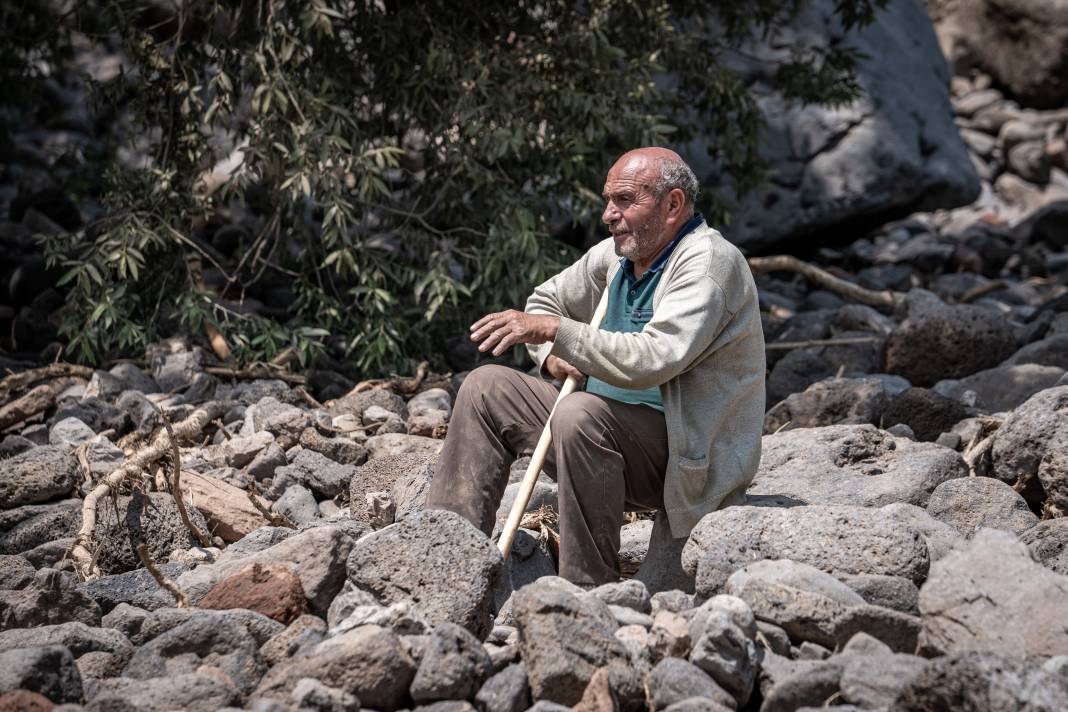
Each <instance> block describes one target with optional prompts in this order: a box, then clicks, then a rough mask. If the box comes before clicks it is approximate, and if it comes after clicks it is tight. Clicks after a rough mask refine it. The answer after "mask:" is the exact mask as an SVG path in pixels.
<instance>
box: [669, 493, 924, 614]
mask: <svg viewBox="0 0 1068 712" xmlns="http://www.w3.org/2000/svg"><path fill="white" fill-rule="evenodd" d="M762 559H791V560H793V561H797V562H800V563H803V564H809V565H811V566H814V567H816V568H817V569H820V570H821V571H825V572H827V573H830V574H839V573H841V574H861V573H867V574H883V575H888V576H902V577H904V578H907V579H909V580H911V581H913V582H915V583H920V582H922V581H923V580H924V579H925V578H926V577H927V570H928V567H929V565H930V559H929V555H928V552H927V543H926V541H925V540H924V538H923V536H922V535H921V534H920V532H918V531H917V530H916V529H913V528H912V527H910V526H909V525H908V524H906V523H904V522H903V521H901V519H899V518H896V517H894V516H892V515H891V514H888V513H886V512H884V511H883V510H881V509H872V508H866V507H846V506H817V505H812V506H808V507H792V508H788V509H778V508H771V507H749V506H738V507H727V508H726V509H721V510H719V511H718V512H712V513H711V514H708V515H705V517H704V518H703V519H701V521H700V522H698V523H697V526H696V527H694V530H693V531H692V532H691V533H690V538H689V540H688V541H687V542H686V546H685V548H684V549H683V552H682V565H683V567H684V568H685V569H686V570H687V571H688V572H691V573H693V574H695V575H696V577H697V579H696V581H697V584H696V589H697V594H698V595H699V596H701V597H705V598H707V597H709V596H712V595H715V594H716V593H720V592H721V590H722V588H723V586H724V585H725V584H726V582H727V579H728V578H729V577H730V575H731V574H733V573H734V572H735V571H737V570H738V569H740V568H742V567H744V566H745V565H747V564H750V563H752V562H754V561H760V560H762Z"/></svg>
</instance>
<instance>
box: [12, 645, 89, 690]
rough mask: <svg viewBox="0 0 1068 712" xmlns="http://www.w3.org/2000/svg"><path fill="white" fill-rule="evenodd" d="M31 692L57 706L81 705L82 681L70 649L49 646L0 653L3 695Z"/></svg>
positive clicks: (13, 649) (14, 649) (15, 649)
mask: <svg viewBox="0 0 1068 712" xmlns="http://www.w3.org/2000/svg"><path fill="white" fill-rule="evenodd" d="M12 690H29V691H31V692H37V693H39V694H42V695H44V696H45V697H47V698H48V699H50V700H52V701H53V702H57V703H64V702H75V703H76V702H81V700H82V678H81V675H80V674H78V666H77V665H76V664H75V662H74V656H73V655H71V652H70V650H69V649H68V648H65V647H64V646H62V645H49V646H45V647H37V648H10V649H5V650H2V651H0V693H3V692H10V691H12Z"/></svg>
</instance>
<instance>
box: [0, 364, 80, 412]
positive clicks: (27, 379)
mask: <svg viewBox="0 0 1068 712" xmlns="http://www.w3.org/2000/svg"><path fill="white" fill-rule="evenodd" d="M65 376H66V377H70V376H75V377H77V378H85V379H89V378H92V376H93V369H91V368H89V367H88V366H79V365H77V364H73V363H53V364H50V365H48V366H42V367H41V368H31V369H30V370H28V371H19V372H18V373H12V374H11V375H9V376H6V377H4V379H3V380H2V381H0V403H7V402H8V401H9V400H11V397H12V396H13V395H15V394H16V393H19V392H21V391H24V390H26V389H27V388H29V387H30V386H32V385H33V384H35V383H37V382H38V381H46V380H48V379H51V378H62V377H65Z"/></svg>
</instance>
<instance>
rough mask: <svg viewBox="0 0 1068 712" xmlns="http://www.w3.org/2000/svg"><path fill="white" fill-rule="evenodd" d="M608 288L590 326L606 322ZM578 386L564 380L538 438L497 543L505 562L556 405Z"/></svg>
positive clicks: (549, 433) (538, 468) (548, 439)
mask: <svg viewBox="0 0 1068 712" xmlns="http://www.w3.org/2000/svg"><path fill="white" fill-rule="evenodd" d="M608 287H609V285H607V284H606V285H605V288H604V292H603V293H602V294H601V301H600V302H599V303H598V304H597V309H595V310H594V312H593V318H592V319H590V326H594V327H599V326H600V325H601V322H602V321H603V320H604V315H605V312H607V311H608ZM577 386H578V381H577V380H575V377H574V376H568V377H567V380H566V381H564V386H563V388H561V389H560V395H558V396H557V397H556V402H555V403H553V409H552V410H551V411H549V418H548V420H546V421H545V428H544V429H543V430H542V431H541V437H540V438H538V445H537V447H535V448H534V454H533V455H532V456H531V458H530V465H528V466H527V471H526V474H524V475H523V480H522V482H521V483H520V485H519V492H517V493H516V496H515V501H514V502H513V503H512V510H511V511H510V512H508V519H507V520H505V522H504V529H503V530H501V538H500V539H498V540H497V548H498V549H500V551H501V556H503V557H504V558H505V559H507V558H508V553H509V552H510V551H511V550H512V540H513V539H515V534H516V532H517V531H519V522H520V521H521V520H522V519H523V514H524V513H525V512H526V511H527V504H528V503H529V502H530V495H531V493H533V492H534V484H535V483H536V482H537V481H538V475H539V474H540V473H541V466H542V464H543V463H544V462H545V456H546V455H548V454H549V445H550V444H551V443H552V440H553V435H552V431H551V430H550V429H549V423H550V422H552V419H553V413H555V412H556V406H558V405H560V401H562V400H563V399H564V398H567V397H568V396H569V395H571V394H572V393H574V392H575V388H576V387H577Z"/></svg>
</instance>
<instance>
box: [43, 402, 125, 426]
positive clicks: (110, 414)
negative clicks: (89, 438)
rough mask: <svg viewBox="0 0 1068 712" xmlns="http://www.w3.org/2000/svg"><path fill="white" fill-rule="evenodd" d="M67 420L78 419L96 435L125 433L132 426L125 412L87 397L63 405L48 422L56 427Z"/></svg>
mask: <svg viewBox="0 0 1068 712" xmlns="http://www.w3.org/2000/svg"><path fill="white" fill-rule="evenodd" d="M58 400H59V401H60V403H63V396H62V394H60V396H59V399H58ZM66 418H77V419H78V420H80V421H82V422H83V423H85V425H86V426H88V427H89V429H90V430H92V431H93V432H94V433H99V432H101V431H103V430H114V431H115V432H116V433H125V432H126V431H127V430H128V429H129V426H130V421H129V418H128V416H127V415H126V413H125V412H123V411H122V410H120V409H118V408H117V407H115V406H113V405H111V404H110V403H107V402H106V401H102V400H100V399H99V398H89V397H87V398H82V399H81V400H78V401H75V402H72V403H68V404H65V405H61V406H60V407H59V408H57V409H56V412H55V413H54V414H53V415H52V417H51V418H49V420H48V422H49V424H52V425H54V424H55V423H58V422H59V421H61V420H64V419H66Z"/></svg>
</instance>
